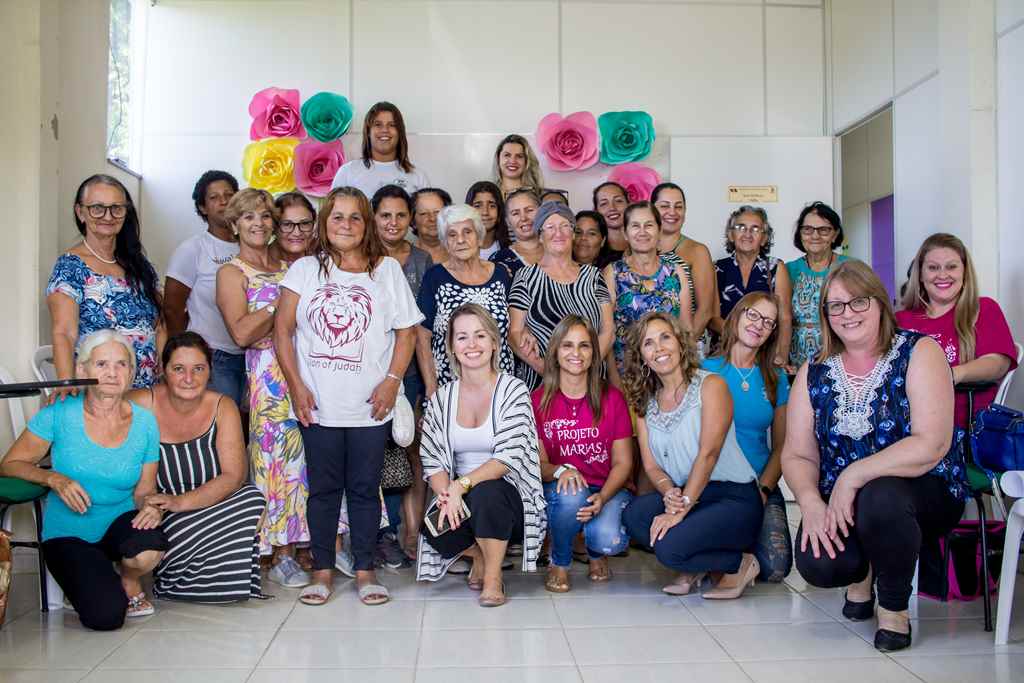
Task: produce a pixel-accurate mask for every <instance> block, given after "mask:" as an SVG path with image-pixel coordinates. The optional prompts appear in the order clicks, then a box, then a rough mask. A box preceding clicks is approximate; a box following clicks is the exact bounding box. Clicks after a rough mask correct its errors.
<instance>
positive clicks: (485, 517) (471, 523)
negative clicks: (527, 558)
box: [423, 479, 523, 560]
mask: <svg viewBox="0 0 1024 683" xmlns="http://www.w3.org/2000/svg"><path fill="white" fill-rule="evenodd" d="M463 500H465V501H466V507H468V508H469V519H466V520H464V521H463V522H462V524H460V525H459V528H458V529H453V530H451V531H446V532H445V533H443V534H441V535H440V536H431V535H430V531H428V530H427V528H426V527H424V528H423V539H424V540H425V541H426V542H427V543H429V544H430V546H431V547H432V548H433V549H434V550H436V551H437V552H439V553H441V557H443V558H445V559H446V560H447V559H451V558H453V557H458V556H459V555H461V554H462V553H463V552H465V551H467V550H469V549H470V548H472V547H473V544H474V543H476V539H478V538H493V539H496V540H499V541H511V542H512V543H522V542H523V499H522V497H521V496H520V495H519V491H518V490H517V489H516V487H515V486H513V485H512V484H510V483H508V482H507V481H505V480H504V479H491V480H488V481H482V482H480V483H479V484H477V485H476V486H474V487H473V488H472V489H470V491H469V493H467V494H466V495H465V497H463Z"/></svg>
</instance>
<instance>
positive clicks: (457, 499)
mask: <svg viewBox="0 0 1024 683" xmlns="http://www.w3.org/2000/svg"><path fill="white" fill-rule="evenodd" d="M464 493H465V489H463V488H462V484H460V483H459V482H458V480H455V481H452V482H451V483H449V484H448V489H447V490H446V491H445V496H444V497H443V505H444V514H445V516H446V517H448V521H449V523H450V524H451V527H452V529H458V528H459V525H460V524H462V496H463V494H464Z"/></svg>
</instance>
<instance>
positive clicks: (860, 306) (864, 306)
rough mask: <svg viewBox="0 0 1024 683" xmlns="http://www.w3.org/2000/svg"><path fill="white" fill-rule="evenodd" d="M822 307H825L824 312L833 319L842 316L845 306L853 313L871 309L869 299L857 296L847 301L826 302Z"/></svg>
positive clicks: (868, 297)
mask: <svg viewBox="0 0 1024 683" xmlns="http://www.w3.org/2000/svg"><path fill="white" fill-rule="evenodd" d="M822 305H823V306H824V307H825V312H826V313H828V314H829V315H830V316H832V317H833V318H834V317H836V316H840V315H842V314H843V312H844V311H845V310H846V307H847V306H849V307H850V310H851V311H853V312H854V313H863V312H864V311H866V310H868V309H869V308H871V297H870V296H858V297H857V298H855V299H850V300H849V301H826V302H825V303H824V304H822Z"/></svg>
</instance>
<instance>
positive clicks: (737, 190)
mask: <svg viewBox="0 0 1024 683" xmlns="http://www.w3.org/2000/svg"><path fill="white" fill-rule="evenodd" d="M728 195H729V196H728V198H727V200H728V201H729V202H730V203H732V204H765V203H768V202H777V201H779V188H778V186H777V185H730V186H729V192H728Z"/></svg>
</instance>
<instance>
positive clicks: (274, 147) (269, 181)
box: [242, 138, 299, 194]
mask: <svg viewBox="0 0 1024 683" xmlns="http://www.w3.org/2000/svg"><path fill="white" fill-rule="evenodd" d="M298 144H299V141H298V139H297V138H267V139H266V140H260V141H259V142H250V143H249V144H248V145H246V147H245V153H244V154H243V155H242V176H243V177H244V178H245V182H246V183H248V184H249V187H255V188H257V189H259V190H266V191H267V192H270V193H271V194H278V193H281V192H290V191H291V190H294V189H295V172H294V167H295V146H296V145H298Z"/></svg>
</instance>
